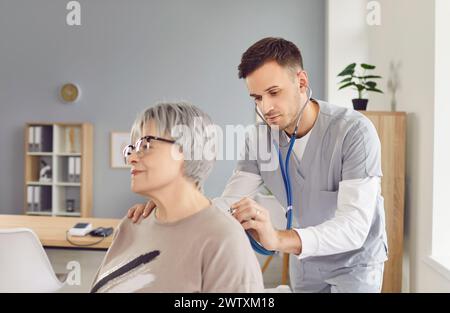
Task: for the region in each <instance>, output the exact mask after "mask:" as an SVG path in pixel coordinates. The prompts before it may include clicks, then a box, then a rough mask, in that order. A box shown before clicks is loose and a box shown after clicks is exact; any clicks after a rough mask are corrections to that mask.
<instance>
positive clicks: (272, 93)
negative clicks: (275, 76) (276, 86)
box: [269, 90, 280, 96]
mask: <svg viewBox="0 0 450 313" xmlns="http://www.w3.org/2000/svg"><path fill="white" fill-rule="evenodd" d="M279 92H280V91H279V90H275V91H271V92H270V93H269V94H270V95H271V96H276V95H277V94H278V93H279Z"/></svg>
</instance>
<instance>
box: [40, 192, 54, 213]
mask: <svg viewBox="0 0 450 313" xmlns="http://www.w3.org/2000/svg"><path fill="white" fill-rule="evenodd" d="M51 208H52V188H51V187H42V189H41V211H45V212H49V211H51Z"/></svg>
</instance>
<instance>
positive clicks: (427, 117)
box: [327, 0, 450, 292]
mask: <svg viewBox="0 0 450 313" xmlns="http://www.w3.org/2000/svg"><path fill="white" fill-rule="evenodd" d="M436 1H437V3H436V6H435V1H427V0H395V1H393V0H379V1H378V2H379V3H380V5H381V25H379V26H369V25H367V24H366V26H365V28H363V29H362V28H361V25H360V24H355V29H354V31H353V32H352V31H350V32H348V33H347V35H348V36H349V38H348V39H347V38H345V39H341V37H342V36H343V35H344V34H342V33H341V34H337V32H338V29H340V31H341V32H342V31H344V30H345V28H341V27H342V25H341V24H342V23H343V24H344V25H345V23H347V22H348V21H347V22H346V21H345V20H343V19H344V18H345V19H348V20H353V21H355V20H357V21H361V20H364V19H363V18H362V17H361V16H358V15H360V14H363V15H366V14H367V11H364V10H361V7H364V6H365V5H366V4H367V2H368V1H366V0H352V1H351V2H352V6H353V7H354V8H353V9H352V10H349V5H350V4H349V2H347V1H344V5H341V1H335V0H329V1H328V9H329V12H328V22H329V24H328V26H327V29H328V39H327V42H328V44H329V47H328V54H329V57H328V61H329V63H328V66H329V67H330V70H329V71H328V73H327V82H328V83H329V84H330V82H332V81H335V75H334V74H335V73H336V72H335V70H336V67H338V68H340V67H342V65H339V64H338V63H339V62H341V63H342V62H343V61H344V60H346V59H348V58H350V57H353V58H354V61H355V62H358V59H360V60H361V59H366V61H367V62H369V63H373V64H375V65H377V66H378V68H377V72H378V73H379V74H380V75H382V76H383V77H384V79H383V80H382V82H381V87H382V89H383V90H385V91H387V81H388V79H389V77H390V75H391V74H390V70H389V69H390V64H391V62H394V63H398V62H400V68H399V81H400V87H399V90H398V92H397V103H398V105H397V111H405V112H407V113H408V118H407V151H406V161H407V162H406V163H407V164H406V171H407V180H406V207H405V262H404V273H403V274H404V275H403V276H404V286H403V290H404V291H411V292H450V280H448V279H447V278H446V276H445V275H443V272H439V271H438V270H439V268H438V267H436V266H435V264H433V262H429V256H430V255H431V242H432V221H433V213H432V212H433V211H432V209H433V147H434V146H433V139H434V117H435V113H436V116H440V117H441V118H442V119H437V120H436V121H437V122H439V121H440V120H441V121H442V123H441V125H445V124H447V125H445V126H443V127H444V129H446V134H448V133H449V129H448V128H449V127H448V125H449V123H448V117H449V116H450V115H447V119H445V117H444V116H443V115H441V114H443V113H445V112H443V111H440V110H441V107H442V106H444V105H445V104H446V101H448V100H447V99H449V97H448V94H447V93H448V92H449V91H448V89H449V88H448V87H445V86H444V87H442V86H441V85H440V84H441V83H443V81H439V79H441V78H437V77H436V76H435V75H438V76H440V75H448V73H449V72H450V71H449V70H447V71H445V70H442V71H437V72H436V73H435V70H434V69H435V59H436V60H441V59H445V57H444V56H448V55H449V53H448V52H447V51H448V42H445V41H444V39H443V37H444V35H445V34H444V35H442V37H441V33H440V32H438V33H437V35H438V37H437V39H436V46H435V36H434V33H435V15H436V17H437V22H438V23H439V22H440V21H445V22H446V20H448V17H449V16H450V12H448V11H447V13H445V11H444V9H446V10H448V1H447V0H436ZM337 2H339V4H337ZM445 2H447V3H445ZM436 12H437V14H435V13H436ZM338 17H339V19H338ZM349 23H350V22H349ZM447 23H448V22H447ZM438 25H439V24H438ZM446 29H447V31H446V32H447V33H448V29H449V27H447V28H446ZM364 32H366V34H367V36H368V37H367V40H368V46H367V51H368V52H367V53H366V52H365V51H366V50H365V49H364V48H363V47H361V46H359V45H360V44H361V42H360V40H359V39H358V38H357V37H356V36H355V33H364ZM352 38H355V40H356V41H355V44H356V47H357V48H355V49H352V48H351V44H352V42H353V41H352ZM345 41H349V42H350V46H348V45H347V44H345ZM447 41H448V40H447ZM349 47H350V48H349ZM333 54H335V55H336V56H337V57H332V56H331V55H333ZM347 63H350V62H347ZM435 79H436V81H437V83H436V84H435ZM448 81H449V79H448V78H447V80H446V82H447V84H448ZM436 88H437V90H438V91H436ZM445 88H446V89H447V90H445ZM441 90H444V91H441ZM327 91H328V95H329V99H330V100H331V101H333V102H335V101H334V100H335V99H342V98H343V97H344V95H337V94H336V93H335V92H334V91H333V88H332V86H330V85H329V86H328V88H327ZM391 98H392V97H391V95H390V94H389V93H387V92H386V93H385V94H384V95H372V96H371V97H370V98H369V99H370V101H369V109H370V110H390V102H391ZM341 101H345V99H343V100H341ZM341 101H339V102H341ZM347 101H348V100H347ZM435 101H436V103H437V105H436V107H435ZM338 104H339V103H338ZM447 110H448V109H447ZM447 114H448V113H447ZM447 142H448V140H447ZM436 148H437V150H436V152H438V153H441V152H442V150H441V149H442V148H443V144H439V142H438V143H437V145H436ZM437 160H440V159H439V158H437ZM446 160H448V158H447V159H446ZM448 177H449V176H448V175H446V176H443V181H445V178H448ZM435 184H437V186H439V187H444V185H442V182H441V181H435ZM447 185H448V184H447ZM436 190H437V189H436ZM446 202H447V201H446ZM447 203H448V202H447ZM444 206H445V202H444V203H442V205H441V207H444ZM446 224H447V228H448V220H447V223H446ZM447 242H448V241H447ZM441 269H442V268H441Z"/></svg>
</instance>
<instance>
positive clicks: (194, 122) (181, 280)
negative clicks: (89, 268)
mask: <svg viewBox="0 0 450 313" xmlns="http://www.w3.org/2000/svg"><path fill="white" fill-rule="evenodd" d="M211 126H212V123H211V120H210V118H209V117H208V116H207V115H206V114H205V113H203V112H202V111H201V110H199V109H198V108H196V107H195V106H193V105H190V104H188V103H160V104H157V105H156V106H153V107H151V108H149V109H147V110H145V111H144V112H143V113H142V114H141V115H140V116H138V118H137V119H136V121H135V123H134V125H133V128H132V142H135V140H137V141H136V143H135V144H134V145H129V146H128V147H126V148H125V150H124V156H125V161H126V162H127V163H128V164H130V165H131V189H132V191H133V192H135V193H138V194H140V195H143V196H145V197H148V198H151V199H152V201H153V202H154V203H155V204H156V209H155V210H153V212H152V213H151V216H150V218H147V219H145V220H142V222H140V223H137V224H133V222H132V221H131V220H130V219H128V218H126V217H125V218H124V219H123V220H122V222H121V223H120V225H119V227H118V229H117V230H116V233H115V235H114V240H113V243H112V245H111V247H110V248H109V250H108V252H107V254H106V256H105V258H104V260H103V262H102V264H101V266H100V269H99V270H98V273H97V275H96V277H95V279H94V282H93V285H92V292H262V291H263V280H262V274H261V269H260V266H259V263H258V261H257V259H256V256H255V254H254V252H253V251H252V249H251V246H250V243H249V241H248V239H247V237H246V235H245V233H244V230H243V228H242V227H241V225H240V224H239V223H238V222H237V221H236V220H235V219H234V218H232V217H231V216H229V215H227V214H226V213H223V211H221V210H220V209H217V208H215V207H214V206H213V205H212V203H211V201H210V200H209V199H208V198H207V197H205V195H203V193H202V191H201V190H202V185H203V182H204V180H205V178H206V177H207V175H208V174H209V172H210V171H211V169H212V164H213V161H214V160H213V159H214V157H211V153H214V151H215V149H212V151H211V150H208V151H206V152H207V154H208V155H207V156H206V157H205V153H203V152H204V151H201V153H199V150H198V149H203V148H204V147H209V148H211V147H213V148H214V145H215V143H216V142H215V137H214V136H213V134H214V132H211ZM174 134H175V135H174ZM193 156H195V157H193ZM199 156H200V157H199Z"/></svg>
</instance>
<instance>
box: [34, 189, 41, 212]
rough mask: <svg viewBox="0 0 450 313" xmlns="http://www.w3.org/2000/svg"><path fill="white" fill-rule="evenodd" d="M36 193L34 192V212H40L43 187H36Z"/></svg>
mask: <svg viewBox="0 0 450 313" xmlns="http://www.w3.org/2000/svg"><path fill="white" fill-rule="evenodd" d="M33 188H34V192H33V206H34V210H33V211H37V212H38V211H40V210H41V187H40V186H34V187H33Z"/></svg>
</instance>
